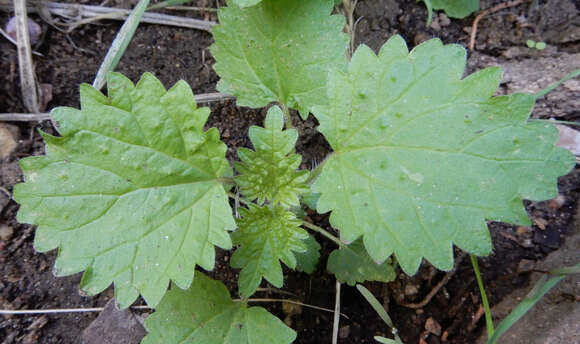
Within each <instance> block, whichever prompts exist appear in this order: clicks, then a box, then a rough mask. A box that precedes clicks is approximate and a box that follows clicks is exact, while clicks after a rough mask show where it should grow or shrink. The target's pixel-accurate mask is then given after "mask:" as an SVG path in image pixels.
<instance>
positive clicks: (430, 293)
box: [400, 252, 467, 309]
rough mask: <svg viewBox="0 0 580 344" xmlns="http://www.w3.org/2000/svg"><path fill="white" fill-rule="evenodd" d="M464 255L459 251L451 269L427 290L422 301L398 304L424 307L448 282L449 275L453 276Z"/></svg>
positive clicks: (408, 306) (409, 306)
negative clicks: (433, 286)
mask: <svg viewBox="0 0 580 344" xmlns="http://www.w3.org/2000/svg"><path fill="white" fill-rule="evenodd" d="M466 255H467V254H466V253H465V252H463V253H461V255H460V256H459V257H457V259H456V260H455V265H454V266H453V269H451V271H449V272H448V273H447V274H445V277H443V278H442V279H441V281H440V282H439V283H437V285H436V286H435V288H433V289H431V291H430V292H429V294H427V296H425V298H424V299H423V301H421V302H419V303H400V305H401V306H404V307H407V308H413V309H417V308H423V307H425V305H427V304H428V303H429V302H430V301H431V299H432V298H433V296H435V295H437V293H438V292H439V290H440V289H441V288H442V287H443V286H444V285H446V284H447V282H449V280H450V279H451V277H453V275H455V272H457V267H458V266H459V264H460V263H461V262H462V261H463V258H465V256H466Z"/></svg>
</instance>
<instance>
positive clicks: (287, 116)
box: [280, 103, 294, 129]
mask: <svg viewBox="0 0 580 344" xmlns="http://www.w3.org/2000/svg"><path fill="white" fill-rule="evenodd" d="M280 107H281V108H282V111H283V112H284V122H285V123H286V129H290V128H294V125H293V124H292V117H290V110H288V107H286V105H285V104H284V103H280Z"/></svg>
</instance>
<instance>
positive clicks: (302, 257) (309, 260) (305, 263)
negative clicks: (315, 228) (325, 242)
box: [294, 235, 320, 274]
mask: <svg viewBox="0 0 580 344" xmlns="http://www.w3.org/2000/svg"><path fill="white" fill-rule="evenodd" d="M303 241H304V243H305V244H306V252H303V253H295V254H294V256H296V270H298V271H302V272H306V273H307V274H311V273H313V272H314V271H315V270H316V265H317V264H318V260H319V259H320V244H319V243H318V241H316V239H314V237H313V236H312V235H308V238H306V239H304V240H303Z"/></svg>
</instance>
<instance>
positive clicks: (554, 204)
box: [548, 195, 566, 210]
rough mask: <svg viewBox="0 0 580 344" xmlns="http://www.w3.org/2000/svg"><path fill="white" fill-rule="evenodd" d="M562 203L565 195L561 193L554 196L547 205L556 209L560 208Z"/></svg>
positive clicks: (564, 201)
mask: <svg viewBox="0 0 580 344" xmlns="http://www.w3.org/2000/svg"><path fill="white" fill-rule="evenodd" d="M564 203H566V197H564V196H563V195H558V196H557V197H556V198H554V199H553V200H551V201H550V202H549V203H548V207H550V208H552V209H554V210H557V209H560V208H561V207H562V206H563V205H564Z"/></svg>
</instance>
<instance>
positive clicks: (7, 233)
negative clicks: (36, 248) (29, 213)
mask: <svg viewBox="0 0 580 344" xmlns="http://www.w3.org/2000/svg"><path fill="white" fill-rule="evenodd" d="M13 235H14V229H12V227H9V226H5V225H2V226H0V240H4V241H8V240H10V239H11V238H12V236H13Z"/></svg>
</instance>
